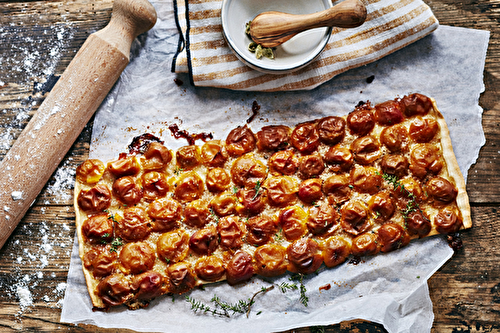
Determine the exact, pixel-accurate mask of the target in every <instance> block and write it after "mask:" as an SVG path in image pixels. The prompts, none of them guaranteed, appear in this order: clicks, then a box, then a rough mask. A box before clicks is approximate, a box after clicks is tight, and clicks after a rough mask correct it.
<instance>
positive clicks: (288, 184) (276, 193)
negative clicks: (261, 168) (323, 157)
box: [265, 176, 299, 207]
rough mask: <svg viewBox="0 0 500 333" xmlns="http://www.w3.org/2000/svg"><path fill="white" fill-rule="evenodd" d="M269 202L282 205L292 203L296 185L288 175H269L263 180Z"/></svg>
mask: <svg viewBox="0 0 500 333" xmlns="http://www.w3.org/2000/svg"><path fill="white" fill-rule="evenodd" d="M265 187H266V188H267V197H268V199H269V204H270V205H272V206H275V207H283V206H287V205H291V204H293V203H294V202H295V201H296V199H297V191H298V190H299V189H298V185H297V183H296V181H295V179H293V178H292V177H290V176H281V177H271V178H268V179H267V180H266V182H265Z"/></svg>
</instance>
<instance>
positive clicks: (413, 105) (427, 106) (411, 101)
mask: <svg viewBox="0 0 500 333" xmlns="http://www.w3.org/2000/svg"><path fill="white" fill-rule="evenodd" d="M401 104H402V105H404V114H405V115H406V116H407V117H412V116H417V115H420V116H423V115H426V114H427V113H429V111H430V110H431V108H432V101H431V99H430V98H429V97H427V96H424V95H422V94H418V93H415V94H411V95H408V96H405V97H403V99H402V100H401Z"/></svg>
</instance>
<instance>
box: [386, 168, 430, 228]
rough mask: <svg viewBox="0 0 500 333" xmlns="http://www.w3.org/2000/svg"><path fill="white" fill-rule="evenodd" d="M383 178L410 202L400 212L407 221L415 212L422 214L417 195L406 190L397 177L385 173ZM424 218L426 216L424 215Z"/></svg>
mask: <svg viewBox="0 0 500 333" xmlns="http://www.w3.org/2000/svg"><path fill="white" fill-rule="evenodd" d="M382 178H383V179H384V180H385V181H386V182H388V183H390V184H392V187H393V189H394V191H397V190H399V191H400V192H402V193H403V194H405V195H406V196H407V197H408V199H409V200H408V202H407V203H406V207H405V208H404V209H402V210H401V211H400V212H401V215H402V216H403V218H404V220H405V221H406V220H407V219H408V216H409V215H410V214H411V213H413V212H416V211H419V212H421V213H422V210H421V209H420V206H419V205H418V203H417V198H416V196H415V194H413V193H412V192H410V191H408V189H406V188H405V186H404V184H402V183H401V182H400V181H399V179H398V177H397V176H396V175H389V174H387V173H384V174H383V175H382ZM422 216H424V215H422ZM424 217H425V216H424Z"/></svg>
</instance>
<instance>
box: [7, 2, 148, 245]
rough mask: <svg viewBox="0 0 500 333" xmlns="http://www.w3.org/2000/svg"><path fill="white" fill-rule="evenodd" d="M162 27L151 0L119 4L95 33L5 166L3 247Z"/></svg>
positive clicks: (55, 88) (51, 94) (21, 137)
mask: <svg viewBox="0 0 500 333" xmlns="http://www.w3.org/2000/svg"><path fill="white" fill-rule="evenodd" d="M155 23H156V11H155V9H154V7H153V6H152V5H151V4H150V3H149V2H148V1H147V0H115V2H114V4H113V13H112V17H111V20H110V22H109V24H108V25H107V26H106V27H105V28H104V29H102V30H99V31H97V32H96V33H93V34H91V35H90V36H89V37H88V39H87V40H86V41H85V43H84V44H83V46H82V48H81V49H80V50H79V51H78V53H77V54H76V56H75V57H74V59H73V60H72V61H71V63H70V64H69V66H68V67H67V68H66V70H65V71H64V73H63V75H62V76H61V78H60V79H59V81H58V82H57V84H56V85H55V86H54V88H53V89H52V91H51V92H50V94H49V96H48V97H47V98H46V99H45V101H44V102H43V103H42V105H40V108H39V109H38V111H37V112H36V114H35V115H34V116H33V118H32V119H31V120H30V122H29V123H28V125H27V126H26V128H25V129H24V131H23V132H22V133H21V135H20V136H19V138H18V139H17V140H16V141H15V143H14V145H13V146H12V148H11V149H10V150H9V152H8V153H7V155H5V157H4V159H3V160H2V161H1V163H0V170H1V171H0V188H1V191H0V248H1V247H2V246H3V245H4V244H5V242H6V241H7V239H8V238H9V236H10V234H11V233H12V231H13V230H14V229H15V228H16V226H17V224H18V223H19V221H21V219H22V218H23V216H24V215H25V214H26V211H27V210H28V208H29V207H30V206H31V205H32V204H33V202H34V201H35V199H36V197H37V195H38V194H39V193H40V191H41V190H42V188H43V187H44V186H45V184H46V183H47V181H48V180H49V178H50V176H51V175H52V173H53V172H54V171H55V170H56V168H57V166H58V165H59V163H60V162H61V161H62V159H63V158H64V156H65V155H66V153H67V152H68V150H69V149H70V148H71V146H72V144H73V143H74V142H75V140H76V138H77V137H78V135H79V134H80V133H81V131H82V130H83V128H84V127H85V125H86V124H87V122H88V121H89V120H90V118H91V116H92V115H93V114H94V112H95V111H96V110H97V108H98V107H99V105H100V104H101V102H102V101H103V100H104V98H105V97H106V95H107V94H108V92H109V91H110V90H111V88H112V87H113V85H114V84H115V82H116V80H117V79H118V77H119V76H120V74H121V72H122V71H123V69H124V68H125V67H126V66H127V64H128V62H129V55H130V47H131V45H132V42H133V40H134V39H135V38H136V37H137V36H138V35H139V34H141V33H143V32H146V31H148V30H149V29H151V28H152V27H153V26H154V24H155Z"/></svg>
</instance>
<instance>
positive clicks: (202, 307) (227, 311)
mask: <svg viewBox="0 0 500 333" xmlns="http://www.w3.org/2000/svg"><path fill="white" fill-rule="evenodd" d="M273 289H274V286H270V287H267V288H266V287H262V288H261V289H260V290H259V291H257V292H256V293H255V294H253V296H252V297H251V298H249V299H248V300H243V299H240V300H239V301H238V302H236V303H227V302H224V301H222V300H221V299H220V297H219V296H217V295H214V296H213V297H212V299H211V300H210V302H212V303H213V304H214V307H210V306H208V305H206V304H203V303H202V302H201V301H198V300H195V299H194V298H192V297H190V296H186V301H187V302H189V303H190V304H191V310H193V311H194V312H198V311H199V312H203V313H211V314H213V315H215V316H223V317H228V318H229V317H231V315H234V314H238V313H239V314H243V313H245V314H246V316H247V318H248V316H249V314H250V311H251V309H252V305H253V304H254V303H255V297H257V295H259V294H262V293H267V292H268V291H270V290H273Z"/></svg>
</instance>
